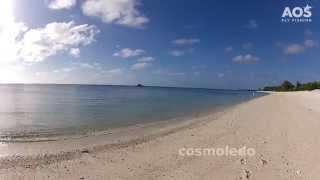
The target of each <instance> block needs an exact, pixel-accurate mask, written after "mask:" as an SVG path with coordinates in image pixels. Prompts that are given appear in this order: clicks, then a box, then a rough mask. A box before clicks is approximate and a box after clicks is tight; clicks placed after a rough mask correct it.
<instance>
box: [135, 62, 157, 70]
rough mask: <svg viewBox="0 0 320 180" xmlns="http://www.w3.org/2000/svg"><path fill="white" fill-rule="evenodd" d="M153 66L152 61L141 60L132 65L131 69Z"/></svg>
mask: <svg viewBox="0 0 320 180" xmlns="http://www.w3.org/2000/svg"><path fill="white" fill-rule="evenodd" d="M151 66H152V63H146V62H140V63H136V64H134V65H132V66H131V69H132V70H143V69H146V68H148V67H151Z"/></svg>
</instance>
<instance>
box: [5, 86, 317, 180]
mask: <svg viewBox="0 0 320 180" xmlns="http://www.w3.org/2000/svg"><path fill="white" fill-rule="evenodd" d="M319 105H320V93H316V92H298V93H296V92H289V93H270V94H268V95H266V96H261V97H258V98H254V99H252V100H249V101H246V102H243V103H240V104H238V105H235V106H232V107H231V108H227V109H226V110H225V111H224V112H220V113H219V114H215V115H214V116H207V117H206V118H204V117H202V118H203V119H202V121H201V120H199V119H198V120H196V121H194V122H195V124H188V123H186V122H184V123H186V124H184V125H185V126H182V125H181V124H180V126H178V127H175V128H173V126H172V124H170V125H168V126H163V127H162V128H160V129H158V130H157V131H155V129H152V128H151V129H150V131H149V132H151V133H153V134H151V136H147V132H139V133H141V134H142V135H145V136H142V138H140V139H138V140H137V139H136V140H133V141H130V143H128V142H126V143H119V142H118V141H116V142H117V143H118V145H115V144H113V145H110V144H109V145H106V144H105V142H109V141H108V140H107V139H106V137H107V136H96V137H92V139H90V137H88V138H89V139H87V141H83V139H81V141H79V142H82V143H83V144H78V145H79V146H77V145H76V144H73V143H65V144H64V146H65V147H70V146H73V148H75V149H78V151H77V152H76V153H73V154H72V153H71V154H70V153H68V152H70V151H65V153H66V154H59V156H50V155H49V154H50V153H47V154H46V155H45V156H43V157H38V159H32V158H30V159H23V158H22V157H16V161H8V162H4V163H0V164H2V168H0V179H8V180H10V179H19V178H20V179H21V178H23V179H79V178H80V179H133V180H148V179H178V180H185V179H208V180H209V179H212V177H215V178H218V179H236V180H240V179H241V180H243V179H259V180H269V179H296V180H300V179H301V180H304V179H319V178H320V175H318V173H317V172H319V170H320V155H319V154H318V153H317V150H318V149H319V148H320V141H319V139H318V134H319V133H318V131H319V128H320V122H319V117H320V106H319ZM168 127H170V128H172V129H171V130H170V129H168ZM129 132H131V131H129ZM114 135H115V134H114ZM148 135H150V134H148ZM130 138H134V137H133V136H130ZM99 139H100V140H101V141H100V142H101V144H99V143H98V141H99ZM93 140H94V141H93ZM123 140H124V139H123ZM69 142H70V141H69ZM122 142H125V141H122ZM52 143H55V142H49V143H48V144H52ZM27 144H28V143H27ZM31 144H32V146H33V147H35V146H34V145H35V144H43V143H31ZM88 144H90V145H93V146H91V147H96V148H93V149H90V148H88V149H79V147H86V146H85V145H88ZM81 145H83V146H81ZM226 146H228V147H230V148H240V147H243V146H246V147H250V148H254V149H255V152H256V154H255V156H253V157H247V156H245V157H239V156H222V157H217V156H181V155H179V149H181V148H224V147H226ZM38 148H40V146H39V147H38ZM42 148H43V147H42ZM56 148H59V147H56ZM27 150H30V149H28V148H27ZM30 151H31V150H30ZM6 163H7V164H6ZM10 163H12V164H10Z"/></svg>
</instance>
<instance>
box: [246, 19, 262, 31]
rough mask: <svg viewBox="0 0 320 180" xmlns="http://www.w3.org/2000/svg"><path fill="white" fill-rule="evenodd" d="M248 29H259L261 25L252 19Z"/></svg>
mask: <svg viewBox="0 0 320 180" xmlns="http://www.w3.org/2000/svg"><path fill="white" fill-rule="evenodd" d="M246 27H247V28H248V29H257V28H258V27H259V25H258V23H257V21H256V20H254V19H251V20H249V22H248V24H247V25H246Z"/></svg>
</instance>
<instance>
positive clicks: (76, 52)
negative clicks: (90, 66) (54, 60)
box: [69, 48, 80, 58]
mask: <svg viewBox="0 0 320 180" xmlns="http://www.w3.org/2000/svg"><path fill="white" fill-rule="evenodd" d="M69 54H70V55H71V56H73V57H75V58H78V57H80V49H79V48H71V49H70V51H69Z"/></svg>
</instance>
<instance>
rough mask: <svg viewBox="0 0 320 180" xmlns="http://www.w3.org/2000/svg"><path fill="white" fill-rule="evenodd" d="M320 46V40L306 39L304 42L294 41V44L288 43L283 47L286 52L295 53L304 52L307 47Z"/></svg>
mask: <svg viewBox="0 0 320 180" xmlns="http://www.w3.org/2000/svg"><path fill="white" fill-rule="evenodd" d="M318 46H319V41H317V40H312V39H306V40H305V41H304V42H303V43H293V44H288V45H286V46H282V47H283V52H284V54H287V55H294V54H300V53H303V52H304V51H305V50H306V49H309V48H316V47H318ZM280 47H281V46H280Z"/></svg>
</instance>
